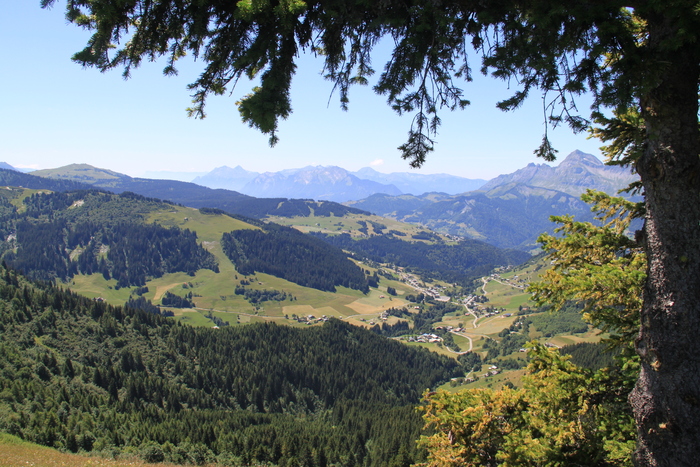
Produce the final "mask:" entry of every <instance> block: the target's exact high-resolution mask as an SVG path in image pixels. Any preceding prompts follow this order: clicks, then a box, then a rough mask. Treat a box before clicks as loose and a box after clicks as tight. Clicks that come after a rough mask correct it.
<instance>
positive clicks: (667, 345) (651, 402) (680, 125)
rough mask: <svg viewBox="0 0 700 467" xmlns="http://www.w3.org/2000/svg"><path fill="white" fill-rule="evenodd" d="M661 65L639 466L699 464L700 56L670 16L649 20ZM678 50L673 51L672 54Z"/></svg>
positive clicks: (649, 159) (646, 170) (650, 120)
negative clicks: (684, 42) (677, 44)
mask: <svg viewBox="0 0 700 467" xmlns="http://www.w3.org/2000/svg"><path fill="white" fill-rule="evenodd" d="M648 24H649V50H656V51H658V52H657V53H656V56H654V57H651V59H652V60H654V61H655V62H657V63H658V67H657V73H658V74H657V75H656V76H655V77H654V78H655V81H654V82H653V86H652V87H651V89H649V90H648V92H647V93H645V94H644V98H643V100H642V102H641V105H642V112H643V116H644V121H645V123H646V131H647V138H646V139H647V145H646V147H645V152H644V156H643V157H642V158H641V159H640V160H639V161H638V162H637V171H638V172H639V174H640V176H641V179H642V183H643V186H644V192H645V197H646V210H647V213H646V220H645V230H644V234H645V238H644V241H645V250H646V254H647V258H648V270H647V273H648V276H647V277H648V279H647V283H646V286H645V288H644V291H643V294H644V305H643V308H642V315H641V329H640V333H639V337H638V340H637V351H638V353H639V355H640V356H641V360H642V368H641V374H640V377H639V380H638V381H637V384H636V387H635V389H634V391H633V392H632V394H631V395H630V402H631V404H632V407H633V410H634V413H635V418H636V421H637V430H638V436H639V441H638V447H637V457H636V462H637V464H638V465H644V466H685V465H698V463H699V462H700V354H699V353H698V347H697V343H698V342H699V340H700V157H699V154H700V137H699V132H698V79H700V66H699V63H700V56H699V54H698V51H697V49H698V47H697V46H696V45H693V44H691V45H690V46H685V47H683V48H682V49H681V50H675V51H673V52H669V51H668V48H667V46H668V45H669V40H673V39H671V38H677V37H678V34H679V33H678V30H677V29H678V26H677V24H678V22H676V21H674V19H673V18H672V17H671V15H664V16H663V17H661V16H659V17H658V18H652V19H650V20H649V23H648ZM671 48H673V47H671Z"/></svg>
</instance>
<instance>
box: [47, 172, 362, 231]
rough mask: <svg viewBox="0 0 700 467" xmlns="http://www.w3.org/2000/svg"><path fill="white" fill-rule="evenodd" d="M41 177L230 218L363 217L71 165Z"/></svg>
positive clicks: (329, 207) (330, 205) (325, 206)
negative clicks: (212, 211) (212, 210)
mask: <svg viewBox="0 0 700 467" xmlns="http://www.w3.org/2000/svg"><path fill="white" fill-rule="evenodd" d="M34 173H35V174H37V175H40V176H43V177H49V178H53V179H58V180H66V181H68V180H72V181H79V182H82V183H86V184H89V185H92V186H94V187H98V188H105V189H107V190H110V191H113V192H115V193H122V192H124V191H131V192H134V193H137V194H139V195H143V196H147V197H151V198H159V199H163V200H169V201H173V202H175V203H179V204H182V205H185V206H188V207H193V208H203V207H206V208H216V209H221V210H223V211H226V212H228V213H232V214H240V215H242V216H246V217H253V218H261V217H265V216H286V217H291V216H308V215H310V214H311V213H312V212H313V213H315V214H316V215H318V216H328V215H331V214H335V215H337V216H343V215H344V214H346V213H348V212H357V213H363V212H364V211H360V210H359V209H355V208H349V207H347V206H343V205H342V204H338V203H334V202H315V201H309V200H303V199H285V198H254V197H252V196H247V195H244V194H241V193H238V192H236V191H231V190H223V189H217V190H213V189H211V188H207V187H203V186H200V185H196V184H194V183H187V182H179V181H176V180H150V179H146V178H133V177H130V176H128V175H124V174H120V173H118V172H114V171H112V170H107V169H100V168H97V167H92V166H90V165H87V164H71V165H67V166H65V167H59V168H57V169H50V170H39V171H36V172H34Z"/></svg>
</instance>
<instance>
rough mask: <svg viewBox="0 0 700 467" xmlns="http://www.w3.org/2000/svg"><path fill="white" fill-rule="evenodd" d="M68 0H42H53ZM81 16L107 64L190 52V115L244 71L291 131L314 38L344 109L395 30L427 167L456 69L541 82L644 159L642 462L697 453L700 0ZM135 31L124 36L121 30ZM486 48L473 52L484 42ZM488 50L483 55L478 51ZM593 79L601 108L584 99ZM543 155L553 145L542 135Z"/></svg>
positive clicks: (548, 99) (397, 99)
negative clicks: (297, 86) (195, 66)
mask: <svg viewBox="0 0 700 467" xmlns="http://www.w3.org/2000/svg"><path fill="white" fill-rule="evenodd" d="M54 3H55V0H42V4H43V5H44V6H50V5H53V4H54ZM67 17H68V19H69V20H70V21H73V22H74V23H76V24H78V25H80V26H82V27H85V28H88V29H91V30H92V31H94V34H93V36H92V38H91V39H90V40H89V43H88V44H87V47H86V48H85V49H84V50H83V51H81V52H78V53H77V54H76V55H75V57H74V59H75V60H76V61H77V62H79V63H81V64H83V65H91V66H96V67H98V68H99V69H101V70H108V69H111V68H123V69H124V74H125V76H128V75H129V74H130V73H131V71H132V69H133V68H135V67H137V66H138V65H139V64H140V63H141V61H142V60H144V59H145V60H152V59H156V58H158V57H166V60H167V65H166V67H165V69H164V73H165V74H166V75H168V74H174V73H176V66H175V65H176V62H177V60H178V59H179V58H181V57H183V56H185V55H186V54H188V53H189V54H192V55H194V56H195V57H197V58H198V59H200V60H202V61H203V63H204V64H205V68H204V71H203V72H202V74H201V75H200V77H199V78H198V79H197V80H196V81H195V82H194V83H192V85H191V86H190V89H191V91H192V92H193V93H194V94H193V101H194V102H193V107H192V108H191V109H190V113H191V114H192V115H194V116H199V117H202V116H204V105H205V101H206V97H207V96H208V95H210V94H223V93H225V92H226V91H227V90H228V89H230V87H231V86H232V85H233V84H235V83H236V81H237V80H238V79H239V78H241V77H243V76H247V77H250V78H256V77H257V78H259V79H260V83H259V86H257V87H255V88H254V89H253V90H252V92H251V94H249V95H248V96H246V97H245V98H243V99H242V100H241V101H240V102H239V103H238V106H239V109H240V112H241V115H242V118H243V120H244V121H245V122H247V123H248V124H250V125H251V126H254V127H257V128H259V129H260V130H261V131H263V132H265V133H267V134H269V135H270V142H271V143H273V144H274V142H275V141H276V139H277V135H276V130H277V122H278V120H279V119H280V118H287V117H288V116H289V115H290V112H291V102H290V84H291V79H292V75H293V74H294V71H295V68H296V64H295V59H296V57H297V55H298V53H299V51H300V50H310V51H311V52H313V53H316V54H319V55H322V56H323V58H324V60H325V74H326V76H327V77H328V78H329V79H330V80H332V81H333V82H334V83H335V87H336V89H337V90H338V91H339V96H340V102H341V105H342V106H343V107H346V106H347V103H348V101H349V97H348V91H349V89H350V87H351V86H352V85H353V84H367V83H368V82H369V81H368V78H369V77H370V76H371V75H372V74H373V73H374V72H375V70H374V68H373V65H372V61H371V52H372V50H373V48H374V46H375V45H376V44H377V43H378V41H379V39H380V38H382V37H385V36H387V37H389V38H390V39H391V40H393V42H394V48H393V53H392V56H391V57H390V59H389V61H388V62H387V63H386V64H385V66H384V69H383V71H382V72H381V73H380V75H379V77H378V79H377V81H376V84H374V90H375V91H376V92H377V93H378V94H380V95H383V96H384V97H385V98H386V99H387V102H388V104H389V105H390V106H391V107H392V108H393V109H395V110H396V112H398V113H400V114H402V113H408V114H412V115H414V118H413V120H412V124H411V128H410V129H409V134H408V140H407V141H406V142H405V143H404V144H403V145H401V147H400V149H401V151H402V155H403V157H404V158H406V159H408V160H409V161H410V163H411V164H412V165H414V166H420V165H421V164H422V163H423V161H424V160H425V157H426V155H427V154H428V153H429V152H430V151H431V150H432V148H433V138H434V137H435V134H436V131H437V128H438V126H439V123H440V119H439V116H438V112H439V110H440V109H442V108H447V109H457V108H463V107H465V106H466V105H468V99H467V96H465V95H464V93H463V91H462V89H461V88H460V83H459V80H466V81H469V80H470V79H471V76H472V68H473V67H475V66H478V67H479V68H480V70H481V71H482V72H485V73H487V74H488V73H490V74H492V75H493V76H495V77H496V78H501V79H505V80H509V81H510V82H512V83H515V84H516V86H515V87H516V91H515V93H514V95H513V96H512V97H511V98H510V99H507V100H505V101H503V102H500V103H498V106H499V107H500V108H502V109H504V110H510V109H515V108H517V107H518V106H519V105H520V104H521V103H522V101H523V99H524V98H525V97H527V96H528V95H529V94H530V93H532V92H533V91H535V92H540V93H542V96H543V99H544V105H545V108H546V109H547V113H546V115H547V117H546V119H547V122H548V123H549V124H552V125H557V124H559V123H566V124H568V125H570V126H571V127H572V128H573V129H574V130H577V131H580V130H584V129H587V128H590V127H591V125H592V124H593V123H594V122H597V124H598V125H600V127H599V129H598V130H597V132H596V135H597V136H598V137H600V138H601V139H602V140H604V141H607V142H609V145H608V146H607V149H606V150H607V154H608V155H609V156H610V158H611V161H613V162H616V163H622V164H630V165H631V166H632V168H633V169H634V170H636V171H637V173H638V174H639V175H640V178H641V188H642V189H643V191H644V196H645V213H646V214H645V227H644V238H643V244H644V250H645V253H646V257H647V279H646V282H645V286H644V293H643V307H642V311H641V328H640V334H639V337H638V339H637V352H638V353H639V355H640V356H641V361H642V370H641V374H640V378H639V380H638V383H637V386H636V388H635V390H634V391H633V393H632V399H631V400H632V403H633V406H634V411H635V419H636V422H637V426H638V432H639V447H638V460H639V462H641V463H645V464H649V465H692V464H694V463H695V462H696V460H697V458H698V457H699V456H700V426H698V424H697V420H698V419H699V418H700V403H699V402H698V401H700V358H698V356H697V353H696V352H694V351H693V350H692V349H694V347H695V336H696V335H697V334H698V333H700V302H699V301H698V300H697V297H698V296H699V295H700V274H697V265H698V264H700V228H699V225H698V220H699V219H700V190H698V186H700V159H699V158H698V154H700V134H699V127H698V82H699V81H700V46H699V45H698V44H700V41H698V34H700V17H699V16H698V6H697V2H696V1H695V0H669V1H663V2H661V1H659V0H635V1H632V2H617V1H614V0H613V1H610V0H606V1H598V0H585V1H576V2H559V1H552V0H529V1H523V0H499V1H491V2H482V1H477V0H414V1H410V2H405V1H399V0H386V1H380V2H368V1H364V0H354V1H353V0H308V1H302V0H241V1H239V2H235V3H234V2H230V1H221V0H203V1H197V2H190V1H181V0H130V1H116V0H74V1H68V3H67ZM120 40H121V41H122V42H121V43H120V44H118V43H119V41H120ZM472 48H473V49H475V50H476V52H477V54H472V53H471V49H472ZM474 55H476V56H477V57H478V56H480V57H481V61H480V62H477V63H473V62H472V61H471V58H470V57H472V56H474ZM584 92H590V93H592V95H593V96H594V105H593V108H592V109H591V112H590V113H589V112H585V113H584V114H581V113H579V112H578V109H577V108H576V105H575V100H574V99H575V98H576V97H577V96H578V95H580V94H582V93H584ZM536 153H537V154H538V155H540V156H542V157H544V158H545V159H547V160H550V159H553V158H554V156H555V154H556V150H555V149H554V148H552V147H551V145H550V143H549V140H548V139H547V135H546V133H545V135H544V137H543V141H542V145H541V146H540V148H539V149H538V150H537V151H536Z"/></svg>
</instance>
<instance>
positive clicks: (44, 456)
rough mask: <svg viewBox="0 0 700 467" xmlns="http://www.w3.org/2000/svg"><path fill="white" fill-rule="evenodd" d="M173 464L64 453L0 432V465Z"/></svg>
mask: <svg viewBox="0 0 700 467" xmlns="http://www.w3.org/2000/svg"><path fill="white" fill-rule="evenodd" d="M153 465H160V466H163V467H164V466H173V465H174V464H147V463H145V462H143V461H140V460H112V459H103V458H101V457H89V456H82V455H78V454H66V453H63V452H60V451H57V450H55V449H51V448H47V447H45V446H39V445H38V444H34V443H30V442H27V441H23V440H21V439H20V438H17V437H16V436H12V435H8V434H6V433H0V467H17V466H34V467H59V466H60V467H63V466H70V467H88V466H89V467H98V466H104V467H126V466H130V467H146V466H153Z"/></svg>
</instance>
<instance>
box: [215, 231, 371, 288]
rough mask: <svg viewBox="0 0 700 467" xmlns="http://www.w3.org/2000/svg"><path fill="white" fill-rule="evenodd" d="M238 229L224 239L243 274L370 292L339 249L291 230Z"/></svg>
mask: <svg viewBox="0 0 700 467" xmlns="http://www.w3.org/2000/svg"><path fill="white" fill-rule="evenodd" d="M264 228H265V231H262V230H236V231H233V232H229V233H226V234H224V236H223V238H222V239H221V243H222V246H223V248H224V252H225V253H226V256H227V257H228V258H229V259H230V260H231V261H232V262H233V264H235V265H236V270H238V271H239V272H240V273H242V274H246V275H247V274H254V273H255V272H264V273H267V274H272V275H273V276H276V277H281V278H283V279H287V280H289V281H291V282H294V283H296V284H299V285H303V286H305V287H312V288H314V289H318V290H325V291H329V292H335V287H336V286H343V287H348V288H351V289H356V290H361V291H362V292H364V293H367V292H368V291H369V286H368V285H367V279H366V278H365V274H364V273H363V272H362V270H361V269H360V268H359V267H358V266H357V265H355V263H353V262H352V261H350V260H349V259H348V258H347V255H346V254H345V253H343V251H342V250H341V249H340V248H337V247H334V246H332V245H329V244H327V243H326V242H323V241H321V240H319V239H318V238H316V237H313V236H310V235H305V234H303V233H301V232H298V231H297V230H295V229H292V228H290V227H283V226H279V225H275V224H268V225H265V227H264Z"/></svg>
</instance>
